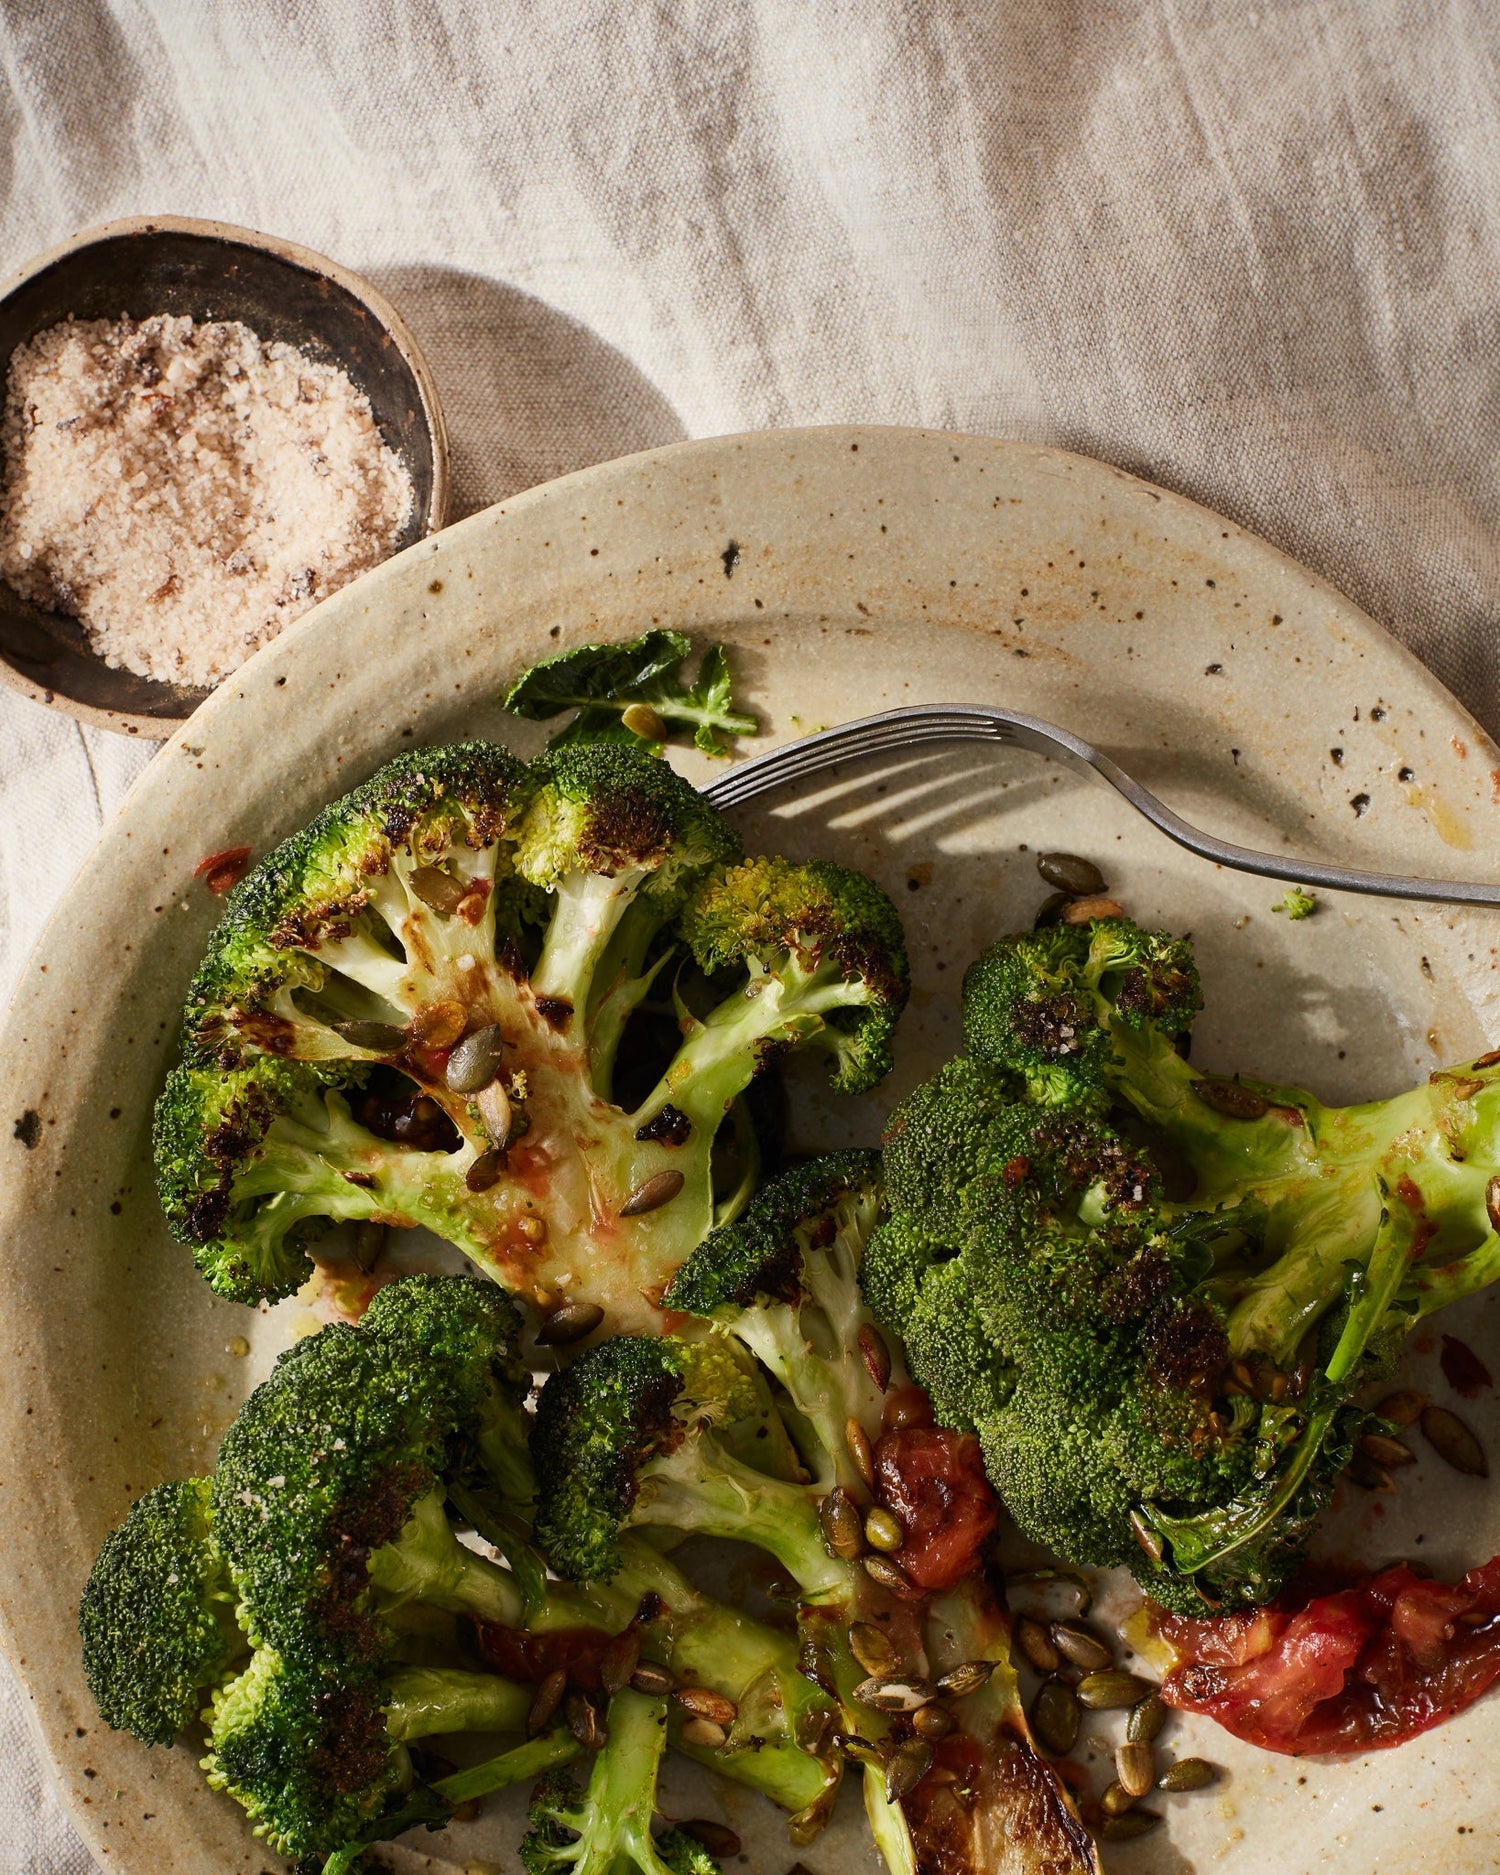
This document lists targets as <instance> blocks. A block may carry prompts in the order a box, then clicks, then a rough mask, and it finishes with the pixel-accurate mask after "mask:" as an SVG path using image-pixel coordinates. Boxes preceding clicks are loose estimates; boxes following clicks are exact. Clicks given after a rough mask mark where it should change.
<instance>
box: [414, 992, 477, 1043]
mask: <svg viewBox="0 0 1500 1875" xmlns="http://www.w3.org/2000/svg"><path fill="white" fill-rule="evenodd" d="M468 1025H469V1012H468V1010H467V1009H465V1008H464V1006H463V1004H462V1003H460V1002H455V1001H454V1000H453V999H452V998H451V997H445V998H444V999H443V1001H442V1002H437V1003H429V1004H428V1005H427V1007H426V1008H425V1009H419V1010H418V1011H417V1013H416V1014H415V1015H414V1016H413V1017H412V1021H411V1026H412V1033H413V1034H414V1035H415V1036H416V1038H417V1040H418V1041H419V1042H421V1043H423V1045H424V1046H425V1047H428V1048H451V1047H452V1046H453V1044H454V1043H455V1042H456V1041H457V1040H458V1038H459V1037H460V1036H461V1035H462V1034H463V1032H464V1030H465V1029H466V1028H467V1027H468Z"/></svg>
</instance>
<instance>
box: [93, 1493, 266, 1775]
mask: <svg viewBox="0 0 1500 1875" xmlns="http://www.w3.org/2000/svg"><path fill="white" fill-rule="evenodd" d="M236 1600H237V1597H236V1595H235V1590H234V1584H233V1583H232V1582H231V1580H230V1576H229V1569H228V1565H227V1564H226V1563H225V1560H224V1557H223V1554H222V1552H221V1551H220V1549H219V1546H218V1543H217V1542H216V1541H215V1539H214V1536H213V1531H212V1512H211V1507H210V1501H209V1481H208V1479H207V1478H188V1479H185V1480H183V1481H182V1482H180V1483H174V1484H159V1485H157V1486H156V1488H155V1489H154V1490H152V1491H148V1492H147V1493H146V1495H145V1496H144V1497H142V1498H139V1499H138V1500H137V1501H136V1503H135V1504H134V1505H133V1506H132V1507H131V1511H130V1515H129V1516H128V1517H127V1518H126V1519H125V1521H124V1523H123V1524H121V1526H120V1528H119V1529H118V1530H114V1531H112V1532H111V1533H110V1535H109V1536H108V1537H106V1538H105V1541H104V1545H103V1547H102V1549H101V1550H100V1551H99V1554H98V1556H97V1558H96V1559H95V1562H94V1567H93V1569H92V1571H91V1572H90V1574H89V1579H88V1585H87V1587H86V1588H85V1589H84V1592H83V1601H82V1604H81V1606H80V1608H79V1611H78V1625H79V1630H80V1632H81V1634H82V1636H83V1671H84V1676H85V1678H86V1679H87V1680H88V1683H89V1691H90V1692H91V1693H92V1694H93V1695H94V1699H95V1702H96V1703H97V1705H98V1707H99V1714H100V1717H101V1718H102V1719H103V1720H104V1722H105V1724H106V1725H112V1726H114V1728H115V1729H116V1730H117V1731H121V1732H133V1733H134V1734H135V1736H136V1737H137V1738H139V1739H142V1740H143V1741H144V1742H145V1743H146V1744H148V1745H170V1744H171V1742H172V1740H173V1739H174V1738H176V1736H177V1734H178V1733H179V1732H180V1731H181V1730H182V1729H183V1727H184V1726H186V1725H187V1724H189V1723H190V1722H191V1721H192V1720H193V1719H194V1718H196V1717H197V1715H198V1709H199V1707H200V1706H201V1705H202V1704H203V1697H204V1695H205V1693H207V1692H209V1691H210V1690H211V1689H212V1688H213V1687H215V1686H217V1685H220V1684H221V1683H222V1682H223V1681H224V1680H225V1679H226V1678H227V1677H228V1675H229V1673H230V1671H231V1669H232V1668H233V1667H234V1665H235V1663H236V1662H237V1661H240V1660H242V1659H243V1658H244V1657H245V1655H246V1654H247V1653H248V1652H249V1647H248V1644H247V1642H246V1640H245V1636H244V1633H243V1632H242V1630H241V1628H240V1626H239V1623H238V1622H237V1621H236V1619H235V1612H234V1611H235V1602H236Z"/></svg>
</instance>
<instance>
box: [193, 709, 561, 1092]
mask: <svg viewBox="0 0 1500 1875" xmlns="http://www.w3.org/2000/svg"><path fill="white" fill-rule="evenodd" d="M525 778H526V769H525V767H524V766H523V764H521V763H520V762H518V761H517V760H516V758H515V757H514V756H513V755H511V754H510V752H509V751H508V750H507V749H504V748H501V747H500V746H499V745H497V744H495V743H488V742H461V743H456V744H454V745H452V746H451V747H447V748H439V749H412V750H409V751H407V752H406V753H405V754H402V755H399V756H397V757H396V759H395V760H394V761H392V762H388V763H387V764H386V766H385V767H384V768H382V769H380V770H379V771H378V772H377V773H376V774H375V775H373V776H371V778H370V780H369V781H367V782H365V784H364V785H363V786H362V787H359V788H356V789H355V790H354V791H353V793H352V794H348V795H345V796H344V797H343V798H342V799H341V800H337V801H335V802H333V803H332V804H331V805H330V806H328V807H326V808H324V809H323V811H322V812H321V813H320V814H318V815H317V816H316V818H315V819H313V820H312V821H311V822H310V823H309V824H308V825H307V826H306V827H304V828H303V829H302V830H301V831H300V832H298V833H295V834H293V835H292V836H291V838H290V839H287V840H284V841H283V842H282V844H281V845H280V846H278V847H277V848H275V850H274V851H272V852H271V853H269V854H267V856H266V857H265V858H264V859H263V860H262V861H261V862H260V863H259V864H258V865H257V866H255V867H253V868H252V869H251V871H250V872H248V873H247V874H246V875H245V877H244V879H243V880H241V882H240V883H239V885H237V886H236V887H235V889H234V891H233V892H232V893H231V894H230V896H229V900H228V902H227V904H226V906H225V910H224V916H223V917H222V918H221V919H220V921H219V924H218V925H217V927H216V928H215V930H214V933H213V936H212V938H211V939H210V941H209V947H208V950H207V952H206V954H205V956H204V959H203V962H202V963H201V964H200V965H199V967H198V971H197V973H196V975H195V976H194V978H193V981H192V983H191V985H190V986H189V989H188V995H187V1003H186V1006H185V1008H184V1011H183V1029H182V1053H183V1059H184V1060H185V1061H189V1062H196V1063H208V1062H216V1063H218V1064H219V1065H220V1066H224V1067H232V1066H235V1065H238V1064H239V1063H241V1062H243V1061H245V1060H247V1059H250V1058H253V1057H255V1056H258V1055H272V1056H295V1057H296V1058H298V1059H299V1060H308V1059H315V1060H316V1059H337V1060H353V1061H358V1060H363V1059H370V1058H377V1057H379V1056H380V1055H382V1054H388V1053H390V1052H391V1051H390V1049H389V1048H386V1049H384V1050H382V1049H369V1048H366V1047H362V1046H361V1045H360V1044H359V1043H357V1042H351V1041H350V1040H349V1039H348V1037H347V1036H342V1035H340V1034H339V1033H338V1032H337V1030H336V1029H335V1028H334V1026H333V1024H334V1023H335V1022H337V1021H339V1020H340V1019H343V1020H344V1021H345V1022H346V1023H350V1022H357V1021H359V1020H360V1019H364V1020H366V1021H370V1020H375V1019H380V1018H383V1019H385V1020H386V1021H387V1022H389V1021H390V1019H391V1018H392V1017H393V1016H394V1015H396V1014H398V1013H400V1011H399V1006H398V1005H395V1003H394V995H395V994H399V990H400V987H401V978H402V972H401V969H400V967H399V963H398V960H397V959H396V958H395V956H394V955H393V953H392V950H391V948H390V943H391V940H390V936H389V920H390V918H391V917H393V916H394V915H395V913H394V911H393V906H395V905H397V904H400V906H401V909H403V910H405V909H408V907H407V906H406V904H405V902H404V901H405V900H406V897H407V894H406V893H405V892H404V891H403V890H402V889H401V888H402V886H403V885H408V884H409V883H410V882H411V879H412V875H413V874H417V873H419V872H420V877H418V879H417V881H416V896H417V898H418V900H419V901H420V902H422V903H425V902H426V901H424V900H421V893H422V892H424V891H425V892H426V894H427V896H428V898H429V899H436V900H437V901H439V902H440V903H443V904H446V905H447V906H448V909H449V910H450V912H458V915H459V922H460V923H461V924H462V925H463V926H465V927H466V928H469V929H472V928H473V927H474V926H477V925H478V924H479V923H480V922H481V921H483V920H485V919H490V920H492V919H493V917H494V907H493V906H492V905H491V904H490V902H489V901H490V900H491V899H492V898H493V896H494V895H495V893H496V892H497V891H498V892H500V894H501V895H502V896H503V895H504V893H505V891H506V890H507V888H508V887H509V885H510V880H511V867H510V863H509V858H508V853H507V851H506V843H505V836H506V834H507V832H508V830H509V827H510V823H511V822H512V820H513V819H514V818H515V816H516V814H517V813H518V811H519V809H520V806H521V803H522V799H523V794H522V783H523V781H524V780H525ZM466 897H467V898H468V900H469V901H470V902H469V903H468V904H467V905H464V900H465V898H466ZM461 906H462V907H463V909H462V911H461V912H460V911H459V908H460V907H461ZM429 909H435V907H429ZM387 996H391V997H392V999H393V1000H392V1002H391V1003H387V1002H386V1000H385V998H386V997H387Z"/></svg>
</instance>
